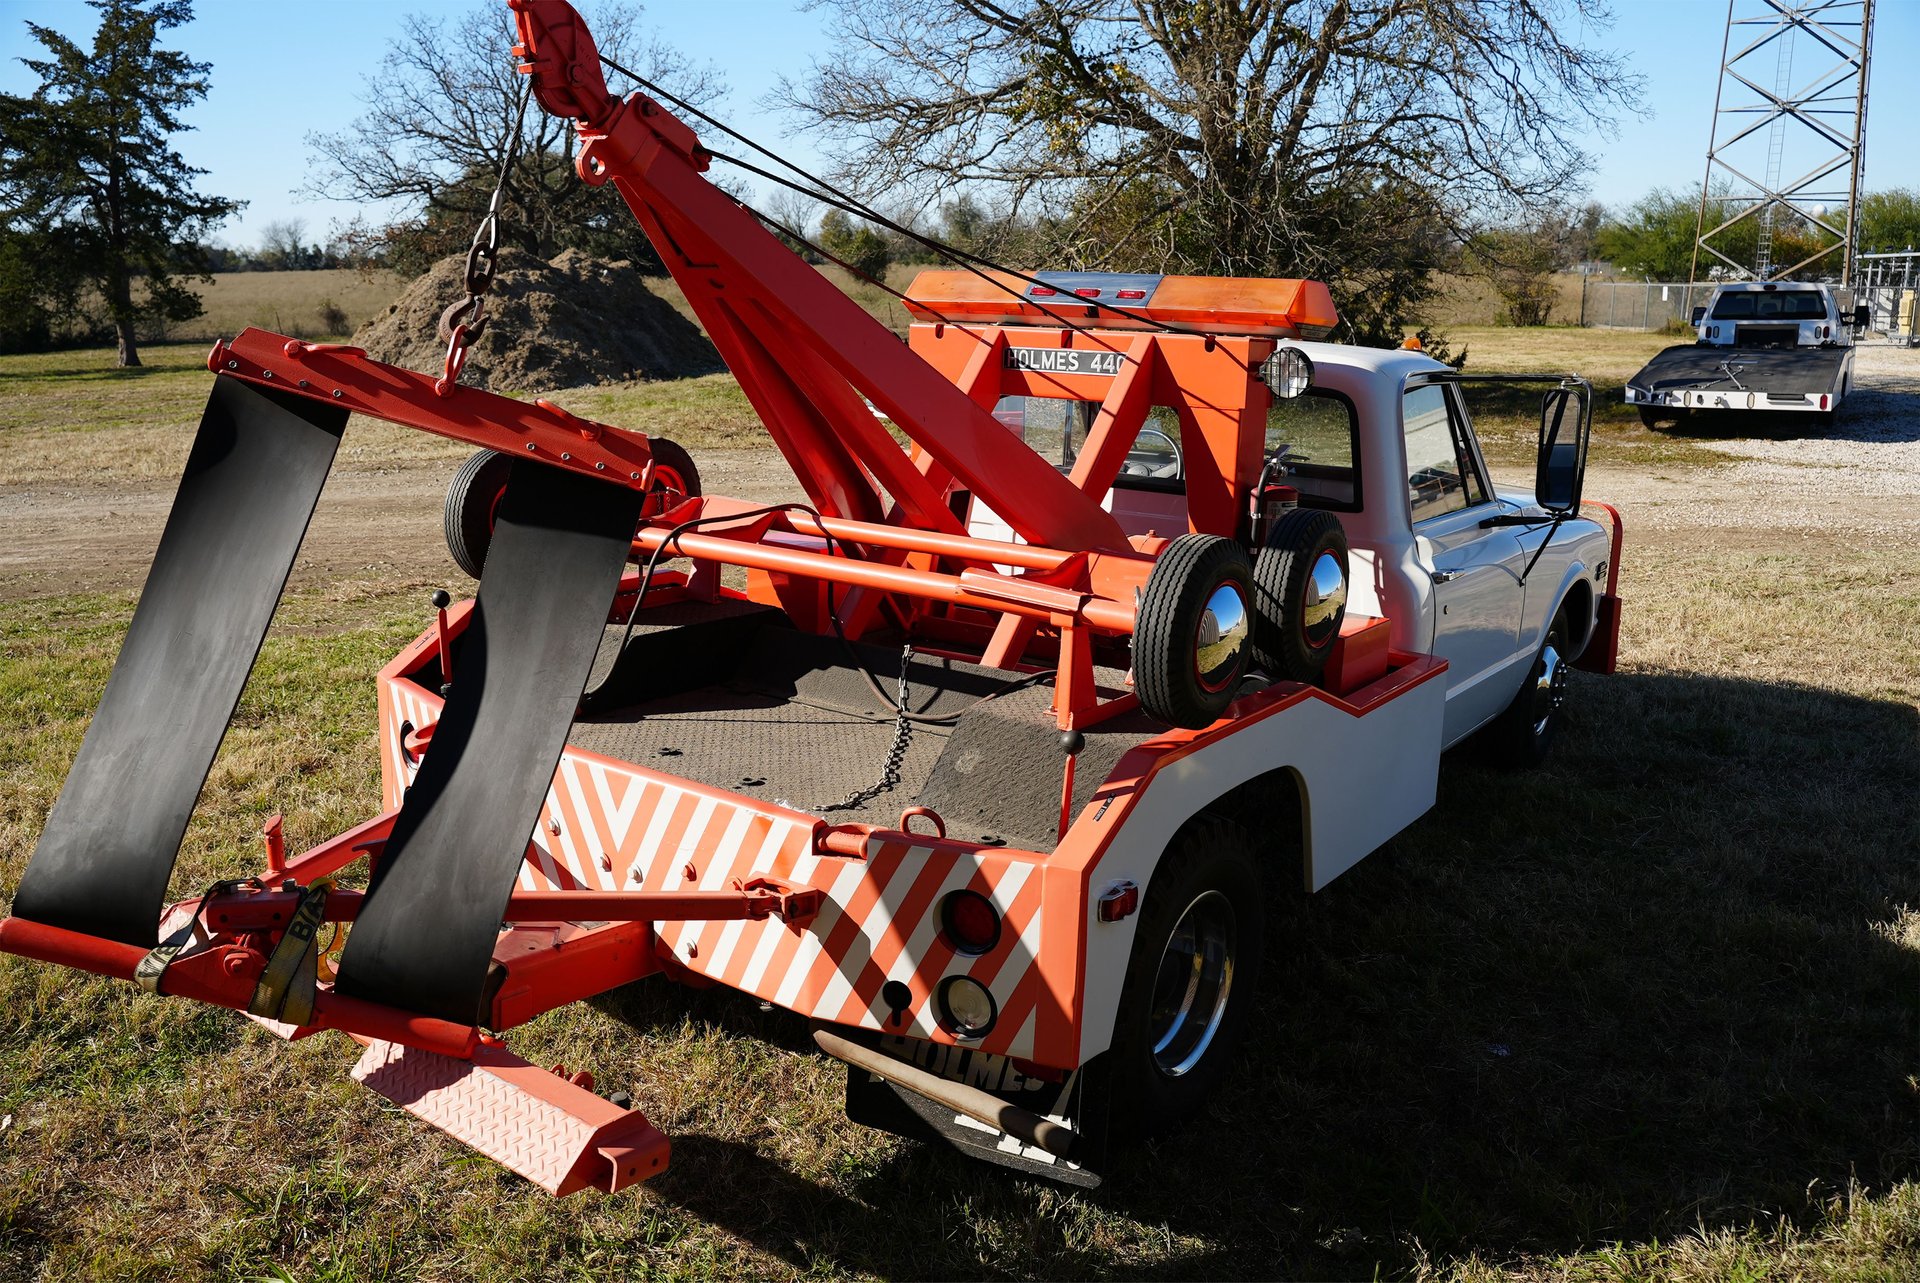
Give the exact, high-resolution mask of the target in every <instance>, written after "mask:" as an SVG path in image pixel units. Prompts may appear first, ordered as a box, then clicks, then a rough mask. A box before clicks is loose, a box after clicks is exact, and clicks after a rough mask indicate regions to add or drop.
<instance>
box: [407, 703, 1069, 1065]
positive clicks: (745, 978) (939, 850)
mask: <svg viewBox="0 0 1920 1283" xmlns="http://www.w3.org/2000/svg"><path fill="white" fill-rule="evenodd" d="M385 686H386V692H385V694H386V701H387V704H386V707H385V708H384V709H383V713H384V714H385V716H384V717H383V721H384V722H385V725H383V726H382V728H381V752H382V757H383V764H384V767H385V770H384V771H383V778H384V780H385V782H386V790H387V805H388V806H389V807H394V806H398V805H399V803H400V793H401V791H402V789H403V788H404V787H405V785H406V784H408V783H410V782H411V781H412V778H413V774H414V772H415V770H417V764H415V763H412V762H409V761H408V760H407V757H406V754H405V752H404V751H403V748H402V746H401V736H400V727H401V725H402V723H405V722H411V723H412V724H413V725H414V726H416V727H417V726H421V725H424V724H425V723H426V722H428V721H430V720H432V718H434V717H436V716H438V711H439V701H438V700H436V699H434V698H433V697H432V696H430V695H428V694H427V693H426V692H424V691H422V690H420V688H419V687H417V686H414V685H413V684H412V683H410V682H408V681H406V680H404V679H400V680H392V681H388V682H386V683H385ZM818 823H819V821H818V819H816V817H814V816H811V815H807V814H804V813H802V812H798V811H790V810H786V809H784V808H781V807H778V806H775V805H772V804H769V803H761V802H758V801H755V800H752V799H747V798H740V797H736V796H734V795H731V794H728V793H724V792H721V791H719V790H716V789H710V788H706V787H703V786H701V785H698V784H693V783H690V782H689V781H686V780H680V779H676V778H674V777H672V776H666V775H661V774H659V773H657V772H653V771H649V770H646V769H645V768H642V767H637V766H633V765H631V764H629V763H625V762H620V761H616V760H614V759H612V758H606V757H601V756H598V755H596V754H592V753H586V752H582V751H579V750H575V749H571V748H570V749H568V750H567V751H566V752H565V754H563V755H562V757H561V759H560V766H559V769H558V770H557V771H556V772H555V773H554V778H553V783H552V785H551V786H550V787H549V789H548V791H547V800H546V804H545V806H544V807H543V808H542V809H541V813H540V818H539V821H538V823H536V824H535V826H534V830H533V833H532V839H533V841H532V844H531V846H530V847H529V849H528V858H527V861H526V862H525V863H524V864H523V865H522V866H521V868H520V873H519V882H518V885H519V886H520V887H521V888H523V889H526V890H529V891H532V890H546V889H553V890H569V889H585V890H599V891H623V890H624V891H672V890H677V889H682V888H698V889H701V890H708V891H714V890H723V889H725V888H728V887H730V886H732V885H734V884H735V883H736V882H738V883H742V884H744V883H746V882H748V881H751V880H752V879H754V878H757V877H766V878H772V879H775V880H777V881H780V882H784V883H789V884H793V885H799V886H809V887H814V888H817V889H818V890H819V891H821V892H822V894H823V895H824V897H825V899H824V902H823V904H822V907H821V910H820V913H819V914H818V915H817V916H816V917H815V918H814V919H813V920H812V921H811V922H808V923H806V924H805V925H803V926H800V927H793V926H789V925H788V924H786V923H785V922H783V921H781V920H780V919H779V918H768V919H766V920H763V921H759V922H752V921H695V922H661V923H658V924H657V931H658V938H659V945H660V948H661V949H662V950H663V951H666V952H671V953H672V954H673V956H674V958H675V960H676V961H677V962H679V963H680V964H681V965H682V966H684V967H686V968H687V969H689V970H691V971H694V972H697V973H699V974H701V975H704V976H707V977H709V978H710V979H713V980H716V981H719V982H720V983H723V984H727V985H730V986H732V987H733V988H736V989H740V990H743V991H745V992H747V993H750V994H753V995H754V996H756V997H759V998H762V999H765V1000H766V1001H768V1002H772V1003H776V1004H778V1005H779V1006H782V1007H786V1008H788V1009H789V1010H792V1011H796V1012H799V1013H800V1014H802V1015H806V1016H810V1017H813V1018H814V1019H818V1020H825V1021H831V1022H833V1023H836V1024H845V1025H855V1026H860V1027H863V1028H868V1029H881V1028H885V1029H887V1030H888V1031H889V1032H893V1033H899V1034H905V1035H908V1036H911V1037H919V1038H928V1039H932V1040H934V1041H938V1042H952V1041H954V1039H953V1038H952V1036H951V1035H949V1034H948V1033H947V1032H946V1031H945V1030H943V1029H942V1028H941V1027H940V1025H939V1022H938V1020H937V1019H936V1017H935V1002H934V991H935V990H936V989H937V988H938V986H939V985H940V983H941V982H942V981H943V980H945V979H946V978H947V977H948V976H956V975H968V976H971V977H972V978H973V979H975V980H977V981H979V982H980V983H981V984H982V985H984V986H985V987H986V989H987V991H988V992H989V993H990V994H992V995H993V998H994V1002H995V1004H996V1007H997V1016H996V1019H995V1021H994V1025H993V1028H992V1029H991V1030H990V1031H989V1032H988V1033H987V1035H986V1036H985V1037H984V1038H983V1039H981V1040H980V1041H979V1042H978V1043H974V1044H969V1045H974V1046H979V1047H981V1048H982V1049H983V1050H986V1051H992V1052H997V1053H1000V1054H1005V1055H1017V1056H1029V1055H1031V1054H1032V1053H1033V1048H1034V1030H1035V1023H1036V1020H1037V1014H1038V1010H1039V999H1040V994H1041V984H1040V975H1039V970H1038V968H1037V966H1036V965H1035V960H1036V959H1037V958H1038V957H1039V953H1040V945H1041V940H1040V930H1041V912H1040V888H1041V878H1040V865H1039V862H1038V860H1037V858H1036V857H1034V856H1032V855H1029V854H1027V853H1024V852H1017V851H1007V850H999V849H995V848H983V849H972V848H968V847H965V846H962V845H960V844H948V843H935V842H926V843H922V842H913V841H908V840H906V839H905V838H904V837H903V836H902V835H899V834H894V835H876V836H875V837H874V838H872V839H870V840H869V841H868V843H867V846H866V851H865V858H864V859H862V858H856V857H852V856H840V855H831V854H823V853H820V852H818V851H816V850H815V849H814V841H813V831H814V828H815V826H816V825H817V824H818ZM963 889H965V890H971V891H974V892H977V893H978V894H980V895H983V896H986V897H987V898H988V899H989V900H991V901H992V902H993V904H994V906H995V907H996V908H997V909H998V910H999V912H1000V916H1001V922H1002V928H1001V933H1000V938H999V940H998V942H997V943H996V944H995V945H994V947H993V948H991V949H989V950H988V951H987V952H985V953H983V954H979V955H969V954H964V953H961V952H959V951H958V950H957V949H956V948H955V947H954V945H953V943H952V942H951V941H949V940H948V939H947V937H946V935H945V933H944V932H942V931H941V930H940V903H941V900H942V899H943V898H944V897H945V896H946V895H948V894H950V893H951V892H954V891H958V890H963ZM889 981H898V982H900V983H901V984H903V985H905V986H906V987H907V990H908V992H909V993H910V994H911V1002H910V1003H909V1004H908V1006H907V1007H906V1009H905V1010H904V1012H903V1013H902V1014H901V1015H900V1016H899V1017H898V1018H897V1019H896V1018H895V1016H894V1013H893V1011H892V1010H891V1009H890V1008H889V1007H888V1006H887V1005H886V1004H885V1002H884V1001H883V999H882V996H881V991H882V989H883V988H884V987H885V986H886V985H887V983H888V982H889Z"/></svg>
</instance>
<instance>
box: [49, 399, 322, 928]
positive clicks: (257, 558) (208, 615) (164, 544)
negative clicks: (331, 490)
mask: <svg viewBox="0 0 1920 1283" xmlns="http://www.w3.org/2000/svg"><path fill="white" fill-rule="evenodd" d="M346 423H347V411H346V410H345V409H344V408H342V407H338V406H334V405H330V404H327V403H324V402H320V401H314V400H311V399H309V398H307V397H303V396H297V395H293V394H289V393H285V392H280V391H278V390H275V389H269V388H260V387H255V386H253V385H251V384H247V383H242V382H240V381H239V380H237V379H231V378H218V379H215V380H214V384H213V391H212V393H211V394H210V395H209V396H208V398H207V408H206V411H205V412H204V413H203V414H202V415H201V417H200V430H199V432H198V433H197V434H196V435H195V436H194V439H193V448H192V449H191V450H190V451H189V453H188V455H187V467H186V472H185V474H184V475H183V476H182V477H181V479H180V489H179V492H178V494H177V495H176V496H175V497H174V501H173V509H172V511H171V512H169V513H168V514H167V524H166V529H165V530H164V531H163V532H162V534H161V536H160V547H159V550H158V551H157V552H156V553H155V554H154V559H153V568H152V570H150V571H149V572H148V574H147V584H146V587H145V589H144V590H143V591H142V592H141V594H140V604H139V605H138V606H137V607H135V609H134V612H133V622H132V623H131V624H130V625H129V627H128V628H127V638H126V641H125V642H124V643H123V644H122V645H121V647H120V657H119V658H118V659H117V660H115V661H114V665H113V675H112V677H110V678H109V679H108V680H107V689H106V693H105V694H104V695H103V696H102V697H101V699H100V707H99V708H98V710H97V711H96V712H95V713H94V715H93V721H92V722H91V723H90V724H89V725H88V726H87V733H86V736H85V738H84V739H82V740H81V742H80V753H79V756H78V757H77V758H75V759H74V763H73V769H72V770H71V771H69V772H68V773H67V782H66V784H65V786H64V787H62V789H61V790H60V797H59V800H58V801H56V802H55V803H54V805H53V811H52V813H51V814H50V815H49V816H48V817H47V824H46V828H45V829H44V830H43V831H42V832H41V834H40V843H39V846H38V847H37V848H36V850H35V851H34V856H33V860H32V862H31V863H29V864H28V865H27V871H26V873H25V875H24V876H23V877H22V878H21V880H20V888H19V890H18V892H17V893H16V895H15V897H14V903H13V912H14V913H15V914H16V915H17V916H19V917H22V918H27V919H30V920H32V921H34V922H40V923H45V924H46V925H48V926H56V927H64V928H66V929H67V930H69V931H79V932H84V933H85V934H87V935H91V936H99V937H103V938H105V939H109V940H117V941H119V942H121V943H123V944H133V945H142V946H151V945H152V944H154V942H155V941H156V939H157V938H158V932H159V922H160V910H161V903H162V901H163V900H164V898H165V896H166V892H167V882H168V879H169V878H170V877H171V876H172V874H173V865H174V861H175V859H176V858H177V857H178V855H179V852H180V841H181V839H182V838H183V837H184V836H185V835H186V830H187V819H188V817H189V816H190V815H191V814H192V813H193V807H194V804H195V802H197V801H198V800H199V797H200V789H201V787H202V786H203V785H204V784H205V783H206V779H207V772H208V771H209V770H211V769H212V767H213V758H214V754H215V753H216V752H218V751H219V748H220V741H221V739H222V738H223V737H224V736H225V734H226V730H227V723H228V722H229V721H230V720H231V719H232V717H233V710H234V707H235V705H236V704H238V703H239V700H240V692H241V689H242V688H243V687H245V685H246V682H247V676H248V674H249V673H251V672H252V671H253V664H254V660H255V658H256V657H257V656H258V655H259V653H260V644H261V642H262V641H264V640H265V639H266V635H267V625H268V624H269V623H270V622H271V621H272V619H273V612H274V608H275V607H276V606H277V605H279V602H280V594H281V592H282V591H283V590H284V589H285V588H286V584H287V575H288V573H289V572H290V571H291V570H292V569H293V560H294V557H295V556H296V555H298V553H299V551H300V542H301V540H302V539H303V538H304V537H305V536H306V531H307V523H308V521H309V520H310V519H311V518H312V516H313V508H314V504H315V503H316V502H317V501H318V500H319V498H320V488H321V487H322V486H323V485H324V484H325V483H326V480H327V473H328V471H329V470H330V469H331V468H332V466H333V456H334V452H335V450H336V449H337V448H338V447H339V445H340V434H341V431H342V430H343V429H344V428H345V427H346Z"/></svg>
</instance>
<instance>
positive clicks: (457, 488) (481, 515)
mask: <svg viewBox="0 0 1920 1283" xmlns="http://www.w3.org/2000/svg"><path fill="white" fill-rule="evenodd" d="M512 471H513V460H512V459H511V458H509V457H508V456H506V455H504V454H502V453H500V452H499V451H498V450H478V451H475V452H474V453H473V454H472V455H471V456H470V457H469V458H468V459H467V461H466V462H465V463H463V464H461V465H460V471H458V472H456V473H454V474H453V480H452V481H450V482H448V483H447V502H446V512H445V515H444V517H443V519H442V527H443V529H444V530H445V533H446V536H447V551H448V552H450V553H452V554H453V562H454V564H455V565H456V566H459V567H460V569H462V570H464V571H466V572H467V574H468V575H469V576H471V577H472V578H474V579H478V578H479V577H480V571H481V568H482V567H484V566H485V565H486V564H487V545H488V544H489V543H491V542H492V540H493V510H494V509H495V508H497V507H499V506H500V496H501V495H503V494H505V493H506V490H507V475H508V474H509V473H510V472H512Z"/></svg>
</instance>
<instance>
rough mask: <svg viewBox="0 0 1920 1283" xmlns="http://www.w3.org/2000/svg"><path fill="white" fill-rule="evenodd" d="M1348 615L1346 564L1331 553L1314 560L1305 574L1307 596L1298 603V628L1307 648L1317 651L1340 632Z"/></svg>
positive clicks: (1322, 554) (1325, 553) (1323, 554)
mask: <svg viewBox="0 0 1920 1283" xmlns="http://www.w3.org/2000/svg"><path fill="white" fill-rule="evenodd" d="M1346 613H1347V567H1346V562H1345V561H1344V560H1343V559H1341V558H1340V557H1337V556H1335V555H1334V554H1333V553H1331V552H1323V553H1321V554H1320V555H1319V556H1318V557H1316V558H1314V562H1313V570H1312V571H1311V572H1310V573H1309V574H1308V575H1307V587H1306V595H1305V597H1304V599H1303V600H1302V601H1301V603H1300V628H1301V631H1302V632H1303V633H1304V634H1305V635H1306V639H1307V645H1309V646H1311V647H1313V648H1314V649H1315V650H1319V649H1320V648H1321V647H1323V646H1326V645H1328V644H1329V643H1331V642H1332V641H1333V639H1334V636H1335V634H1337V633H1338V632H1339V631H1340V620H1341V619H1342V617H1344V616H1345V615H1346Z"/></svg>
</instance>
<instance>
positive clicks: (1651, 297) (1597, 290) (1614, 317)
mask: <svg viewBox="0 0 1920 1283" xmlns="http://www.w3.org/2000/svg"><path fill="white" fill-rule="evenodd" d="M1712 293H1713V286H1712V285H1711V284H1708V283H1704V282H1703V283H1701V284H1698V285H1688V284H1687V283H1686V282H1685V281H1616V280H1609V279H1603V278H1601V277H1595V276H1588V277H1583V278H1582V279H1581V282H1580V324H1582V325H1586V326H1591V327H1593V328H1595V329H1602V330H1661V329H1665V328H1666V327H1667V326H1668V325H1669V324H1672V323H1673V322H1676V321H1677V322H1679V323H1680V324H1682V325H1684V324H1686V323H1687V319H1688V318H1689V317H1691V316H1692V315H1693V309H1694V306H1695V304H1696V303H1697V304H1702V305H1704V304H1705V303H1706V301H1707V298H1708V296H1709V295H1711V294H1712Z"/></svg>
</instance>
